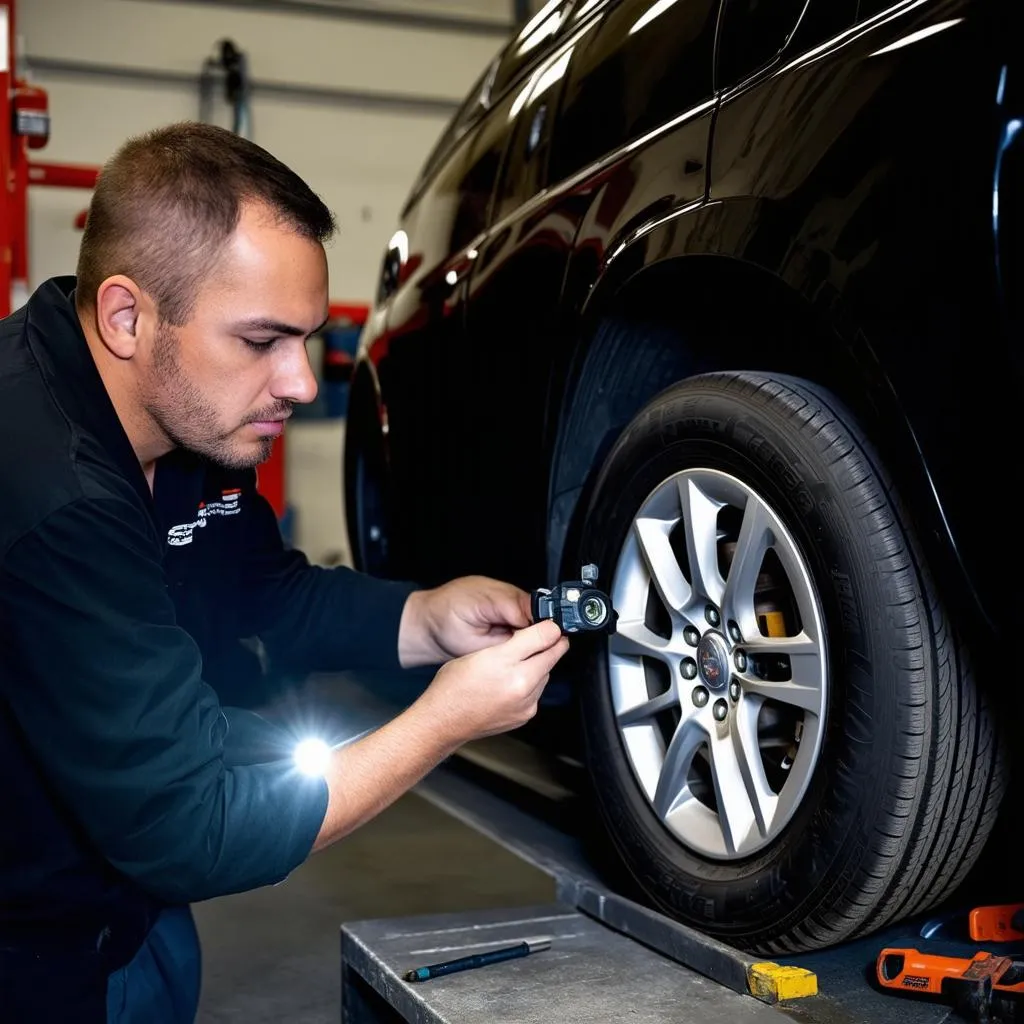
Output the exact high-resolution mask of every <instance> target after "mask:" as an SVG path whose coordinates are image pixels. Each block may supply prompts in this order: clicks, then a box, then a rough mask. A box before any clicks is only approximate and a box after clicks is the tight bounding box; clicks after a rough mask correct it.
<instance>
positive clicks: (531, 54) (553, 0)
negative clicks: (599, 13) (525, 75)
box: [493, 0, 575, 97]
mask: <svg viewBox="0 0 1024 1024" xmlns="http://www.w3.org/2000/svg"><path fill="white" fill-rule="evenodd" d="M574 2H575V0H549V2H548V3H546V4H545V5H544V6H543V7H542V8H541V9H540V10H539V11H538V12H537V13H536V14H535V15H534V16H533V17H532V18H531V19H530V20H529V21H528V22H527V23H526V24H525V25H524V26H523V27H522V28H521V29H520V30H519V34H518V35H517V36H516V38H515V39H513V40H512V42H511V43H509V45H508V48H507V49H506V50H505V52H504V54H503V55H502V58H501V62H500V64H499V65H498V70H497V73H496V74H495V76H494V88H493V94H494V96H495V97H498V96H500V95H501V94H502V93H503V92H504V91H505V89H507V88H508V86H509V85H511V84H512V82H513V81H514V80H515V79H516V78H517V77H518V76H519V74H520V72H521V71H522V70H523V69H524V68H525V67H527V65H529V64H531V63H532V62H533V61H535V60H536V59H537V58H538V57H539V56H540V55H541V54H542V53H543V52H544V51H545V49H546V48H548V47H550V46H551V43H552V41H553V40H554V39H556V38H557V37H558V36H560V35H561V34H562V31H563V29H564V28H565V27H566V24H567V23H568V21H569V13H570V11H571V10H572V6H573V3H574Z"/></svg>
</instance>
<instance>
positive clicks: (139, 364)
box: [0, 124, 567, 1024]
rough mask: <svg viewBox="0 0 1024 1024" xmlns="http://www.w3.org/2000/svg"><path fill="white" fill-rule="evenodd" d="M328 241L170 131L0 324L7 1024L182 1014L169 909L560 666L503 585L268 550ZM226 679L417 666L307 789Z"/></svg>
mask: <svg viewBox="0 0 1024 1024" xmlns="http://www.w3.org/2000/svg"><path fill="white" fill-rule="evenodd" d="M333 230H334V224H333V219H332V216H331V214H330V212H329V211H328V210H327V209H326V207H325V206H324V205H323V203H322V202H321V201H320V200H319V199H318V198H317V196H316V195H315V194H314V193H313V192H312V191H311V190H310V188H309V187H308V186H307V185H306V184H305V183H304V182H303V181H302V180H301V179H300V178H299V177H298V176H297V175H296V174H295V173H294V172H292V171H291V170H290V169H288V168H287V167H285V166H284V165H282V164H281V163H280V162H279V161H277V160H276V159H275V158H273V157H272V156H271V155H270V154H268V153H267V152H265V151H264V150H262V149H261V148H259V147H257V146H256V145H254V144H253V143H251V142H249V141H246V140H244V139H242V138H240V137H239V136H236V135H234V134H232V133H231V132H228V131H224V130H221V129H218V128H215V127H212V126H208V125H198V124H178V125H172V126H169V127H166V128H162V129H159V130H157V131H155V132H151V133H149V134H148V135H145V136H141V137H138V138H134V139H131V140H129V141H128V142H127V143H126V144H125V145H124V146H123V147H122V148H121V149H120V150H119V152H118V153H117V154H116V155H115V156H114V157H113V158H112V160H111V161H110V162H109V163H108V164H107V165H106V167H105V168H104V169H103V172H102V175H101V177H100V180H99V184H98V186H97V189H96V192H95V194H94V197H93V200H92V204H91V206H90V210H89V215H88V220H87V225H86V229H85V235H84V237H83V240H82V245H81V252H80V256H79V262H78V267H77V272H76V276H75V277H68V278H57V279H54V280H50V281H48V282H46V283H45V284H43V285H42V286H41V287H40V288H39V289H38V290H37V291H36V292H35V293H34V294H33V296H32V297H31V299H30V300H29V302H28V304H27V306H25V307H24V308H23V309H21V310H19V311H18V312H17V313H15V314H14V315H12V316H10V317H8V318H7V319H5V320H4V321H2V322H0V398H2V400H0V428H2V437H3V441H4V443H3V446H2V448H0V488H2V492H0V493H2V495H3V510H2V512H0V819H2V821H3V823H4V824H3V828H2V833H0V834H2V840H0V1017H2V1019H3V1020H4V1021H12V1022H22V1021H26V1022H32V1024H41V1022H45V1021H62V1022H63V1021H68V1020H74V1021H76V1022H78V1024H89V1022H94V1021H118V1022H125V1021H131V1022H135V1021H145V1022H146V1024H163V1022H171V1021H174V1022H183V1021H191V1020H193V1019H194V1016H195V1013H196V1007H197V1002H198V989H199V976H200V975H199V970H200V968H199V946H198V941H197V938H196V932H195V927H194V924H193V921H192V917H191V912H190V910H189V906H188V905H189V904H190V903H191V902H194V901H197V900H204V899H208V898H210V897H214V896H219V895H223V894H227V893H234V892H239V891H242V890H247V889H252V888H255V887H258V886H263V885H268V884H273V883H277V882H279V881H281V880H282V879H284V878H285V877H286V876H287V875H288V874H289V872H291V871H292V870H293V869H294V868H295V867H296V866H297V865H299V864H301V863H302V862H303V861H304V860H305V859H306V857H307V856H308V855H309V854H310V853H311V852H312V851H316V850H320V849H323V848H324V847H325V846H328V845H329V844H331V843H333V842H335V841H337V840H338V839H340V838H342V837H343V836H345V835H347V834H348V833H350V832H351V831H352V830H353V829H355V828H357V827H358V826H359V825H361V824H363V823H364V822H366V821H367V820H369V819H370V818H371V817H373V816H374V815H376V814H377V813H378V812H380V811H381V810H383V809H384V808H385V807H387V806H388V805H389V804H390V803H391V802H392V801H394V800H395V799H396V798H397V797H399V796H400V795H401V794H402V793H404V792H405V791H407V790H408V789H409V788H410V787H411V786H413V785H414V784H415V783H416V782H417V781H418V780H419V779H421V778H422V777H423V776H424V775H425V774H426V773H427V772H428V771H429V770H430V769H431V768H433V767H434V766H435V765H437V764H438V763H439V762H441V761H442V760H443V759H444V758H445V757H447V756H448V755H450V754H451V753H452V752H454V751H455V750H456V749H457V748H458V747H459V746H460V745H462V744H463V743H466V742H468V741H470V740H473V739H476V738H479V737H482V736H486V735H492V734H495V733H499V732H503V731H506V730H509V729H512V728H515V727H517V726H519V725H521V724H523V723H524V722H526V721H527V720H528V719H529V718H530V717H531V716H532V715H533V714H534V712H535V710H536V705H537V700H538V697H539V695H540V692H541V690H542V689H543V687H544V685H545V683H546V681H547V678H548V674H549V672H550V670H551V669H552V667H553V666H554V664H555V663H556V662H557V660H558V659H559V658H560V657H561V656H562V655H563V654H564V653H565V651H566V649H567V642H566V640H565V639H564V638H563V637H562V636H561V633H560V631H559V629H558V627H557V626H555V625H554V624H553V623H551V622H546V621H544V622H540V623H537V624H534V625H531V624H530V605H529V597H528V595H527V594H525V593H524V592H522V591H520V590H519V589H518V588H516V587H513V586H511V585H509V584H506V583H502V582H500V581H496V580H490V579H486V578H483V577H467V578H464V579H460V580H455V581H453V582H451V583H448V584H446V585H444V586H441V587H436V588H433V589H422V588H417V587H415V586H413V585H411V584H400V583H395V582H390V581H382V580H376V579H372V578H370V577H367V576H363V575H360V574H358V573H356V572H354V571H353V570H350V569H347V568H334V569H326V568H322V567H318V566H312V565H310V564H309V562H308V561H307V560H306V558H305V557H304V556H303V555H301V554H300V553H298V552H296V551H292V550H287V549H286V548H285V546H284V545H283V543H282V539H281V536H280V531H279V529H278V525H277V520H276V518H275V516H274V514H273V511H272V510H271V508H270V506H269V505H268V503H267V502H266V500H265V499H264V498H263V497H262V496H261V495H260V494H259V493H258V492H257V490H256V472H255V467H256V466H257V465H258V464H259V463H260V462H261V461H263V460H264V459H265V458H266V457H267V456H268V454H269V453H270V450H271V446H272V444H273V440H274V438H275V437H276V436H277V435H279V434H280V433H281V430H282V428H283V425H284V421H285V419H286V418H287V417H288V415H289V413H290V412H291V410H292V408H293V406H294V404H295V403H299V402H309V401H311V400H312V399H313V398H314V396H315V394H316V381H315V378H314V376H313V373H312V371H311V368H310V364H309V360H308V357H307V354H306V348H305V342H306V341H307V339H308V338H309V337H310V335H312V334H314V333H315V332H316V331H317V330H318V329H319V328H320V327H321V326H322V324H323V323H324V321H325V316H326V311H327V307H328V287H327V261H326V255H325V251H324V243H325V242H326V241H327V240H328V238H329V237H330V236H331V234H332V233H333ZM243 641H244V643H243ZM250 658H251V659H252V662H251V664H261V665H264V666H265V665H266V664H267V663H268V662H269V663H270V664H271V665H276V666H282V667H284V668H285V669H287V670H288V671H291V672H302V673H304V672H308V671H312V670H319V671H333V670H339V669H342V668H346V669H353V668H377V669H388V668H394V669H398V668H400V667H411V666H434V665H439V666H441V667H440V669H439V670H438V671H437V673H436V675H435V676H434V677H433V680H432V682H431V683H430V685H429V686H428V687H426V689H425V690H424V692H423V693H422V695H421V696H420V697H419V698H418V699H416V700H415V701H414V702H413V703H412V704H411V705H410V706H409V707H408V708H407V709H406V710H405V711H404V712H402V713H401V714H400V715H398V716H397V717H396V718H394V719H393V720H392V721H390V722H388V723H387V724H385V725H384V726H382V727H381V728H380V729H378V730H376V731H374V732H372V733H370V734H368V735H366V736H363V737H362V738H360V739H358V740H356V741H355V742H352V743H349V744H346V745H343V746H339V747H336V748H334V749H333V751H332V752H331V755H330V759H329V761H328V763H327V765H326V767H325V768H324V771H323V774H322V775H320V776H314V777H309V776H307V775H304V774H302V773H301V772H299V771H298V770H297V769H296V767H295V763H294V760H293V757H292V750H293V747H294V742H295V738H294V737H292V736H290V735H289V734H288V733H287V731H286V730H285V729H284V727H283V726H282V725H280V724H275V723H273V722H271V721H270V720H269V719H267V718H265V717H262V716H259V715H257V714H256V713H255V712H253V711H252V710H247V709H245V708H241V707H239V708H232V707H229V706H228V703H227V702H226V701H222V699H221V697H220V696H219V694H218V692H217V689H216V686H217V685H221V686H222V687H227V686H229V685H233V686H234V687H235V688H236V690H237V688H238V686H239V680H244V679H246V678H251V679H252V680H256V679H258V678H262V677H260V676H259V675H258V673H256V672H255V671H254V672H252V673H251V675H247V672H248V667H247V666H248V665H249V664H250V662H249V661H247V659H250ZM254 703H255V702H254ZM250 706H252V705H250Z"/></svg>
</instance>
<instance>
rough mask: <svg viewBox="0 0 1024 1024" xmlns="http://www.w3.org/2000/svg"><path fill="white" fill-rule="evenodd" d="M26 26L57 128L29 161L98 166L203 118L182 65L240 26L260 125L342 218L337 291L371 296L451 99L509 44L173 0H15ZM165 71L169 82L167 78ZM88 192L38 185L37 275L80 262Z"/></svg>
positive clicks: (450, 8)
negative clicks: (145, 137)
mask: <svg viewBox="0 0 1024 1024" xmlns="http://www.w3.org/2000/svg"><path fill="white" fill-rule="evenodd" d="M375 6H377V7H388V6H392V7H399V8H404V9H406V10H414V11H415V12H417V13H441V14H449V15H454V16H462V17H471V18H474V19H477V20H491V21H493V22H494V23H495V24H496V25H499V24H500V23H501V22H503V21H507V20H508V19H509V17H510V15H509V8H510V7H511V4H510V3H508V2H506V0H415V2H413V0H387V2H383V0H382V2H380V3H376V4H375ZM18 36H19V39H20V44H21V49H22V57H23V66H24V67H25V68H26V69H27V70H28V71H29V77H30V78H31V80H32V81H33V82H35V83H36V84H38V85H41V86H43V87H45V88H46V89H47V91H48V92H49V95H50V107H51V113H52V134H51V141H50V143H49V145H48V146H47V147H46V148H45V149H43V150H40V151H37V152H36V153H35V154H34V159H37V160H41V161H45V160H52V161H58V162H68V163H90V164H99V163H102V162H103V161H104V160H105V159H106V158H107V157H108V156H109V155H110V154H111V153H112V152H113V150H114V149H115V148H116V147H117V146H118V144H119V143H120V142H121V141H122V140H123V139H124V138H126V137H127V136H129V135H132V134H134V133H137V132H140V131H144V130H146V129H148V128H151V127H154V126H157V125H160V124H165V123H168V122H170V121H174V120H178V119H183V118H194V117H196V116H198V111H199V93H198V87H197V85H196V84H195V83H194V82H193V81H174V80H173V79H174V77H175V76H176V75H177V76H195V77H196V79H197V78H198V75H199V71H200V68H201V66H202V63H203V61H204V60H205V59H206V58H207V57H208V56H210V55H212V54H213V53H214V51H215V48H216V45H217V43H218V42H219V40H221V39H222V38H225V37H228V38H230V39H232V41H234V42H235V44H236V45H237V46H238V47H239V48H241V49H242V50H243V51H244V52H245V53H246V54H247V55H248V59H249V68H250V75H251V77H252V79H253V81H254V82H255V83H256V86H257V88H256V92H255V94H254V96H253V103H252V122H253V130H252V137H253V139H254V140H255V141H256V142H258V143H259V144H260V145H262V146H265V147H266V148H267V149H269V150H270V151H271V152H273V153H274V154H275V155H276V156H278V157H280V158H281V159H282V160H284V161H285V162H286V163H288V164H290V165H291V166H292V167H294V168H295V169H296V170H297V171H298V172H299V173H300V174H302V175H303V176H304V177H305V178H306V179H307V180H308V181H309V182H310V184H311V185H312V186H313V188H314V189H315V190H316V191H317V192H319V193H320V195H321V196H323V198H324V199H325V201H326V202H327V204H328V205H329V206H330V207H331V209H332V210H333V211H334V212H335V214H336V216H337V218H338V221H339V224H340V228H341V230H340V234H339V237H338V238H337V240H336V241H335V242H334V243H333V245H332V247H331V249H330V251H329V259H330V266H331V294H332V297H333V298H334V299H336V300H340V301H346V300H348V301H366V300H368V299H369V298H370V296H371V294H372V291H373V286H374V283H375V279H376V274H377V269H378V263H379V259H380V256H381V254H382V253H383V248H384V244H385V242H386V241H387V239H388V238H389V237H390V235H391V232H392V230H393V227H394V222H395V219H396V217H397V213H398V210H399V207H400V205H401V203H402V200H403V199H404V197H405V195H406V193H407V191H408V189H409V186H410V184H411V182H412V179H413V178H414V176H415V174H416V172H417V171H418V169H419V167H420V165H421V163H422V161H423V159H424V158H425V156H426V153H427V151H428V150H429V148H430V146H431V145H432V144H433V142H434V141H435V139H436V138H437V136H438V134H439V133H440V132H441V130H442V128H443V126H444V124H445V122H446V121H447V118H448V113H447V112H446V110H447V109H448V108H450V107H452V106H453V105H454V104H456V103H458V102H459V101H461V99H462V97H463V96H464V94H465V92H466V90H467V89H468V88H469V86H470V85H471V84H472V83H473V81H474V80H475V79H476V77H477V76H478V75H479V73H480V72H481V70H482V69H483V67H484V66H485V65H486V63H487V61H488V60H489V59H490V57H491V56H492V55H493V54H494V53H495V52H496V51H497V49H498V48H499V47H500V46H501V45H502V35H501V32H500V30H499V31H497V32H495V33H494V34H480V33H464V32H454V31H440V30H431V31H425V30H423V29H412V28H408V27H399V26H392V25H389V24H380V23H374V22H368V21H360V20H349V19H343V18H337V17H330V16H321V15H313V14H303V13H298V12H287V13H281V12H277V11H258V10H253V9H246V8H244V7H238V6H231V5H221V4H218V3H206V4H204V3H181V2H177V0H20V2H19V5H18ZM34 68H35V69H34ZM90 68H91V69H92V70H89V69H90ZM33 69H34V70H33ZM116 69H120V70H121V71H123V72H127V74H126V75H123V76H122V75H117V74H114V73H113V72H114V70H116ZM161 75H163V76H164V78H166V79H172V80H169V81H160V80H159V76H161ZM262 82H266V83H285V84H289V85H294V86H304V87H310V88H312V89H314V90H315V89H338V90H345V91H347V92H349V93H352V94H363V93H366V92H369V93H371V94H381V93H387V94H391V95H392V96H394V95H396V94H397V95H399V96H402V95H405V96H411V97H421V98H430V99H432V100H435V101H438V103H439V104H440V105H441V106H442V108H443V109H439V110H426V111H424V110H420V109H413V108H409V107H405V108H402V109H373V108H372V107H370V106H367V105H366V104H362V103H360V102H358V101H357V99H356V98H355V95H354V96H353V99H352V100H350V101H346V102H338V101H333V100H327V99H315V98H310V97H301V96H300V97H282V96H279V95H274V94H273V93H272V92H270V93H263V94H261V92H260V90H259V84H260V83H262ZM217 111H218V116H217V120H218V122H219V123H221V124H225V125H229V124H230V112H229V110H228V108H227V105H226V104H225V103H224V102H223V99H222V96H221V95H220V94H218V97H217ZM87 201H88V193H86V192H81V191H75V190H64V189H49V188H45V189H44V188H34V189H30V275H31V280H30V282H29V284H30V287H33V286H35V285H36V284H38V283H39V281H41V280H43V279H45V278H46V277H49V276H51V275H54V274H62V273H71V272H73V269H74V265H75V258H76V254H77V249H78V242H79V237H80V233H79V232H77V231H75V230H74V228H73V222H74V217H75V215H76V214H77V213H78V212H79V211H80V210H82V209H84V207H85V206H86V204H87Z"/></svg>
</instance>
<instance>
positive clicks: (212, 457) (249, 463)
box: [183, 438, 274, 472]
mask: <svg viewBox="0 0 1024 1024" xmlns="http://www.w3.org/2000/svg"><path fill="white" fill-rule="evenodd" d="M183 447H184V446H183ZM188 447H189V450H190V451H191V452H192V454H193V455H198V456H199V457H200V458H202V459H205V460H206V461H207V462H211V463H213V465H215V466H218V467H219V468H220V469H228V470H233V471H235V472H239V471H242V470H247V469H255V468H256V467H257V466H258V465H260V463H263V462H266V461H267V459H269V458H270V456H271V454H272V453H273V450H274V439H273V438H264V439H261V440H259V441H254V442H250V443H249V444H245V445H231V446H230V447H229V446H217V447H213V446H210V447H208V448H207V447H203V448H197V447H192V446H188Z"/></svg>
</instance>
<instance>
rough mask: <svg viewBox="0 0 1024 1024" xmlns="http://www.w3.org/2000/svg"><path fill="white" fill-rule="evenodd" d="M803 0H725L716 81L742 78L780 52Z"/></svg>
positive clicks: (721, 84)
mask: <svg viewBox="0 0 1024 1024" xmlns="http://www.w3.org/2000/svg"><path fill="white" fill-rule="evenodd" d="M806 6H807V0H725V5H724V7H723V9H722V26H721V31H720V34H719V44H718V85H719V87H721V88H727V87H728V86H730V85H734V84H736V83H737V82H742V81H743V80H744V79H745V78H748V77H749V76H750V75H752V74H753V73H754V72H755V71H757V70H758V69H760V68H763V67H764V66H765V65H766V64H769V63H770V62H771V61H772V59H773V58H774V57H776V56H778V54H779V53H780V51H781V50H782V48H783V47H784V46H785V45H786V40H788V39H789V37H790V35H791V34H792V32H793V29H795V28H796V26H797V24H798V22H799V21H800V15H801V14H802V13H803V10H804V8H805V7H806Z"/></svg>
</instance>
